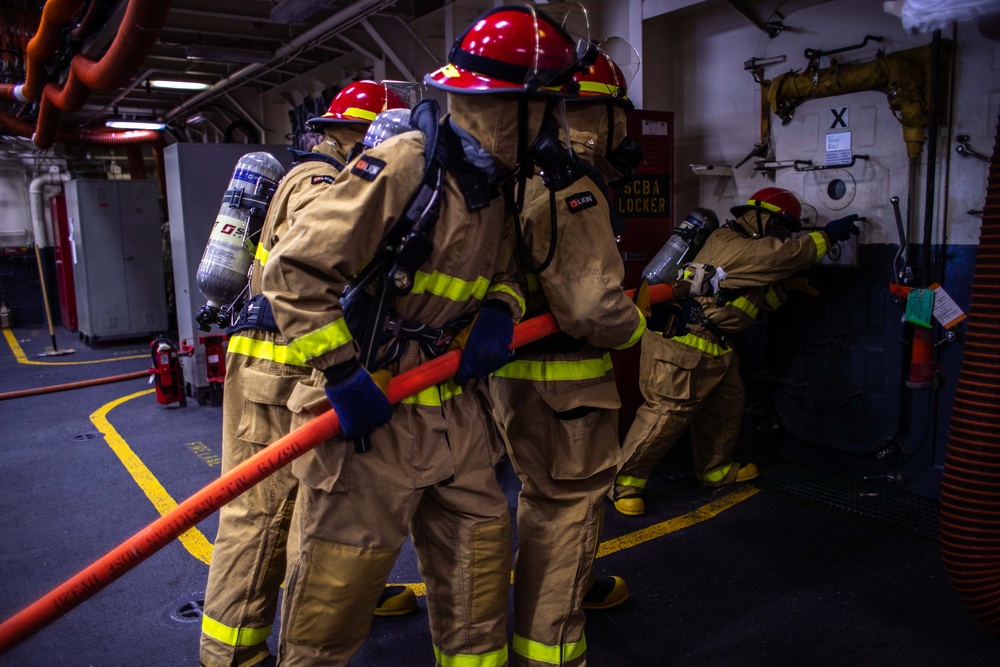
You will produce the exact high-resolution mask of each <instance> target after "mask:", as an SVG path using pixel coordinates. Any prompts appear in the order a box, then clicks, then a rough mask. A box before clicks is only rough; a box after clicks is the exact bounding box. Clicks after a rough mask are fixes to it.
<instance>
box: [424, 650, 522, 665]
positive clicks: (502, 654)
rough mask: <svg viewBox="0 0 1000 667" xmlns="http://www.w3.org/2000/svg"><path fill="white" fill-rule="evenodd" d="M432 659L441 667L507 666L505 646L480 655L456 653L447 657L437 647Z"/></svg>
mask: <svg viewBox="0 0 1000 667" xmlns="http://www.w3.org/2000/svg"><path fill="white" fill-rule="evenodd" d="M434 657H435V658H437V663H438V664H439V665H441V666H442V667H503V665H506V664H507V646H506V645H504V647H503V648H499V649H497V650H496V651H490V652H489V653H483V654H481V655H470V654H466V653H457V654H455V655H447V654H446V653H444V652H443V651H442V650H441V649H440V648H438V647H437V646H435V647H434Z"/></svg>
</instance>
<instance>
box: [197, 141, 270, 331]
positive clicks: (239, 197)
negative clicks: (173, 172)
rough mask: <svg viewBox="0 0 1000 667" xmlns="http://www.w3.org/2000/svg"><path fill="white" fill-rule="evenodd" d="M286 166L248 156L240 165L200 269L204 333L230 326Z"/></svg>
mask: <svg viewBox="0 0 1000 667" xmlns="http://www.w3.org/2000/svg"><path fill="white" fill-rule="evenodd" d="M284 175H285V168H284V167H282V166H281V163H280V162H278V160H277V159H276V158H275V157H274V156H273V155H271V154H270V153H265V152H258V153H247V154H246V155H244V156H243V157H241V158H240V159H239V160H238V161H237V162H236V167H235V169H234V170H233V177H232V179H231V180H230V181H229V187H227V188H226V193H225V195H224V196H223V197H222V206H221V207H220V208H219V214H218V216H216V218H215V224H214V225H213V226H212V233H211V235H210V236H209V237H208V244H207V245H206V246H205V252H204V254H202V256H201V263H200V264H199V265H198V273H197V281H198V290H199V291H200V292H201V293H202V295H203V296H204V297H205V298H206V299H207V300H208V303H207V304H206V305H205V306H203V307H202V308H201V310H200V311H199V313H198V316H197V317H196V318H195V319H196V320H197V322H198V324H199V325H201V328H202V329H203V330H205V331H208V330H209V329H210V325H211V324H215V323H218V324H220V325H225V324H226V320H228V317H229V315H230V310H231V307H232V306H233V302H234V301H236V299H238V298H239V296H240V294H241V293H242V292H243V290H244V289H245V288H246V287H247V280H248V273H249V271H250V266H251V264H253V259H254V253H255V252H256V250H257V242H258V240H259V239H258V237H259V236H260V230H261V227H262V225H263V224H264V216H265V215H266V213H267V207H268V205H269V204H270V202H271V195H273V194H274V190H275V188H276V187H277V185H278V181H280V180H281V178H282V177H283V176H284Z"/></svg>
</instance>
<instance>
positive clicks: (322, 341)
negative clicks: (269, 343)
mask: <svg viewBox="0 0 1000 667" xmlns="http://www.w3.org/2000/svg"><path fill="white" fill-rule="evenodd" d="M352 340H354V339H353V337H352V336H351V332H350V330H348V328H347V322H346V321H344V319H343V318H340V319H338V320H334V321H333V322H330V323H329V324H327V325H326V326H324V327H321V328H319V329H317V330H316V331H310V332H309V333H307V334H305V335H304V336H299V337H298V338H296V339H295V340H293V341H292V342H291V343H289V344H288V349H290V350H291V351H292V352H293V353H294V354H296V355H298V357H299V358H301V359H304V360H305V361H309V360H310V359H315V358H316V357H320V356H322V355H324V354H326V353H327V352H331V351H333V350H336V349H337V348H338V347H340V346H341V345H346V344H347V343H350V342H351V341H352Z"/></svg>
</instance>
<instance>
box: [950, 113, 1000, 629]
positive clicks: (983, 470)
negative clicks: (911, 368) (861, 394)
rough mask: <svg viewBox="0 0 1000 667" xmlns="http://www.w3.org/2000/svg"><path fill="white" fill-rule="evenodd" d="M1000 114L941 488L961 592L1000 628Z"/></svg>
mask: <svg viewBox="0 0 1000 667" xmlns="http://www.w3.org/2000/svg"><path fill="white" fill-rule="evenodd" d="M997 285H1000V116H998V118H997V137H996V139H995V143H994V146H993V159H992V161H991V162H990V171H989V178H988V182H987V186H986V204H985V206H984V208H983V225H982V230H981V232H980V237H979V249H978V252H977V254H976V265H975V271H974V272H973V276H972V298H971V305H970V308H969V310H970V313H969V321H968V329H967V333H966V339H965V352H964V355H963V358H962V366H961V371H960V373H959V377H958V386H957V390H956V394H955V400H954V405H953V408H952V417H951V425H950V427H949V431H948V445H947V451H946V454H945V460H944V479H943V482H942V488H941V553H942V556H943V559H944V564H945V568H946V569H947V571H948V576H949V577H950V578H951V581H952V584H953V585H954V586H955V590H956V591H957V593H958V596H959V597H960V598H961V599H962V601H963V602H964V603H965V605H966V607H968V609H969V610H970V611H971V612H972V614H973V615H974V616H975V617H976V618H977V619H978V620H979V621H980V622H981V623H982V624H983V625H985V626H986V627H988V628H989V629H990V630H992V631H994V632H1000V435H998V433H1000V355H998V354H997V346H996V341H997V338H998V336H1000V291H998V290H997Z"/></svg>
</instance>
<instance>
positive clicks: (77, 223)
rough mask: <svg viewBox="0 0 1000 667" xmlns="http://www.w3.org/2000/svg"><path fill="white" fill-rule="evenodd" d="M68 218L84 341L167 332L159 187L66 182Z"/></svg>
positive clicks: (134, 183) (152, 184) (141, 183)
mask: <svg viewBox="0 0 1000 667" xmlns="http://www.w3.org/2000/svg"><path fill="white" fill-rule="evenodd" d="M66 215H67V218H68V220H69V227H70V238H71V240H72V244H73V258H72V259H73V278H74V280H75V282H76V300H77V308H78V311H79V313H78V314H79V320H80V334H81V336H83V337H84V339H85V340H86V341H87V342H88V343H89V342H93V341H94V340H96V339H97V338H104V337H127V336H140V335H144V334H152V333H154V332H157V331H163V330H164V329H166V328H167V299H166V289H165V286H164V267H163V245H162V242H161V240H160V239H161V237H160V208H159V203H158V202H157V193H156V183H155V182H154V181H103V180H74V181H70V182H69V183H67V184H66Z"/></svg>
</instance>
